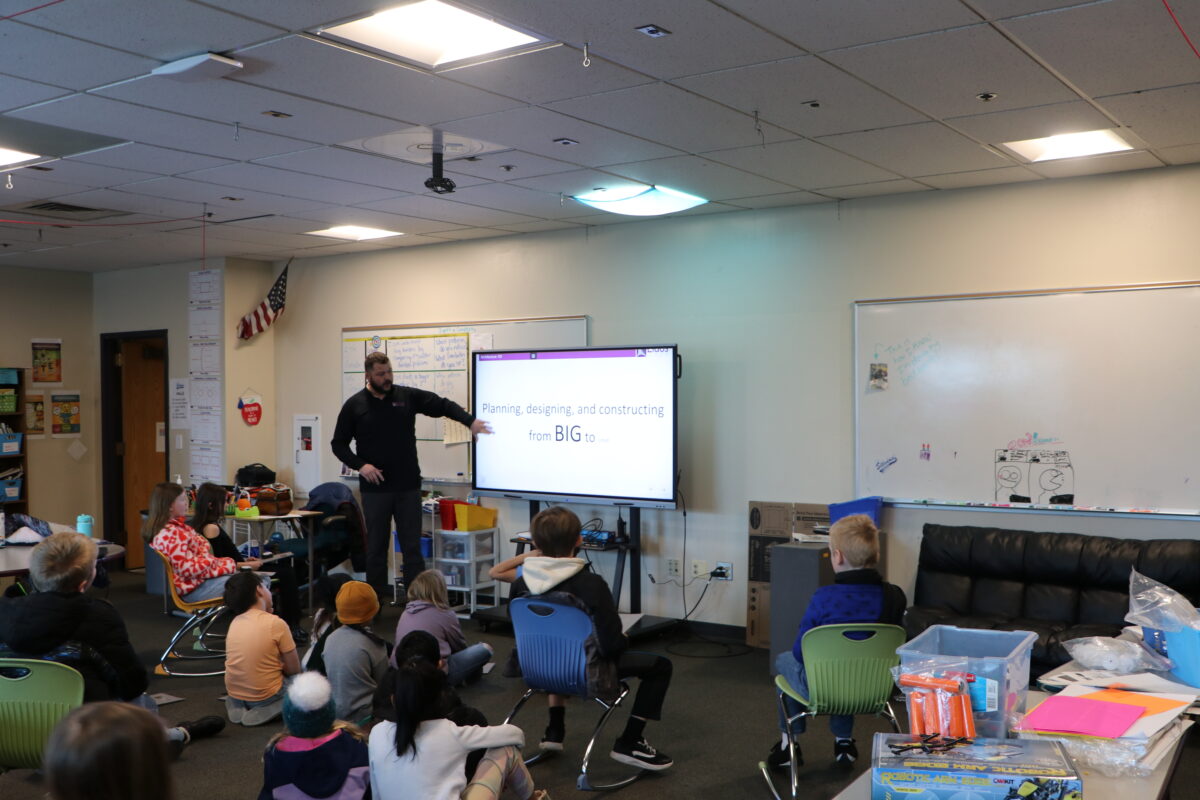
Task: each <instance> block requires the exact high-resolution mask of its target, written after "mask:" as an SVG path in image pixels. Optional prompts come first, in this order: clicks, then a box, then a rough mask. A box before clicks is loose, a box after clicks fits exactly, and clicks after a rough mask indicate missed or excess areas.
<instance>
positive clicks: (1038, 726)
mask: <svg viewBox="0 0 1200 800" xmlns="http://www.w3.org/2000/svg"><path fill="white" fill-rule="evenodd" d="M1144 710H1145V709H1143V708H1141V707H1139V706H1131V705H1126V704H1124V703H1109V702H1106V701H1104V700H1090V699H1088V698H1086V697H1063V696H1062V695H1055V696H1053V697H1048V698H1046V699H1045V700H1044V701H1042V703H1041V705H1039V706H1038V707H1037V708H1035V709H1034V710H1033V711H1030V712H1029V713H1028V714H1026V715H1025V719H1024V720H1023V721H1022V722H1021V725H1020V728H1021V730H1025V731H1043V732H1053V733H1074V734H1078V735H1081V736H1100V737H1103V738H1105V739H1116V738H1117V737H1118V736H1120V735H1121V734H1123V733H1125V731H1127V730H1129V726H1130V725H1132V724H1133V723H1134V722H1135V721H1136V720H1137V718H1138V717H1140V716H1141V715H1142V712H1143V711H1144Z"/></svg>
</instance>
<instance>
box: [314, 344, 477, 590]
mask: <svg viewBox="0 0 1200 800" xmlns="http://www.w3.org/2000/svg"><path fill="white" fill-rule="evenodd" d="M363 368H364V370H365V371H366V377H367V385H366V388H364V389H363V390H362V391H361V392H357V393H356V394H354V395H351V396H350V398H349V399H348V400H346V402H345V403H344V404H343V405H342V410H341V411H340V412H339V413H338V419H337V427H336V428H335V429H334V431H333V441H332V442H331V444H332V445H333V454H334V455H335V456H337V457H338V460H339V461H341V462H342V463H343V464H345V465H346V466H348V467H350V468H351V469H355V470H358V476H359V478H358V480H359V489H360V490H361V491H362V505H363V516H364V517H366V522H367V583H369V584H371V586H373V587H374V588H375V591H376V593H378V594H379V595H380V596H384V593H386V592H387V591H388V585H387V572H388V570H387V552H388V534H389V532H390V530H391V521H392V520H393V519H394V520H395V522H396V532H397V534H398V535H399V537H400V550H401V552H402V553H403V554H404V585H405V586H406V587H407V586H408V585H409V583H410V582H411V581H412V579H413V578H415V577H417V575H419V574H420V573H421V572H423V571H424V569H425V559H424V558H422V556H421V466H420V464H418V463H417V435H416V415H417V414H424V415H425V416H427V417H449V418H450V419H452V420H454V421H456V422H461V423H462V424H463V425H466V426H468V427H469V428H470V429H471V434H472V435H476V434H480V433H491V432H492V429H491V427H490V426H489V425H488V424H487V423H486V422H484V421H483V420H481V419H476V418H475V417H474V416H473V415H471V414H469V413H468V412H467V411H465V410H464V409H463V408H462V406H460V405H458V404H457V403H455V402H454V401H452V400H447V399H446V398H444V397H439V396H438V395H436V394H434V393H433V392H427V391H425V390H423V389H414V388H412V387H409V386H395V385H393V383H392V364H391V362H390V361H389V360H388V357H387V356H386V355H384V354H383V353H371V354H370V355H369V356H367V359H366V361H365V362H364V364H363ZM351 441H353V442H354V443H355V449H354V450H351V449H350V442H351ZM356 451H357V452H356Z"/></svg>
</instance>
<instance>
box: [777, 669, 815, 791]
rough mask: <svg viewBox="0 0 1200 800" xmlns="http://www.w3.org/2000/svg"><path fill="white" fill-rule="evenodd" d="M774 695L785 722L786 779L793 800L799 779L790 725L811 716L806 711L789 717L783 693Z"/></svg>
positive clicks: (794, 739) (794, 743) (794, 738)
mask: <svg viewBox="0 0 1200 800" xmlns="http://www.w3.org/2000/svg"><path fill="white" fill-rule="evenodd" d="M776 695H777V696H778V697H779V712H780V714H781V715H782V717H783V719H785V720H787V722H786V723H785V725H786V727H787V740H788V762H789V763H788V777H789V779H790V783H791V789H792V798H793V800H794V798H795V797H796V796H797V794H798V792H799V786H800V777H799V774H798V773H797V772H796V762H797V761H798V760H799V759H797V757H796V737H795V736H793V735H792V723H793V722H795V721H796V720H798V719H805V718H807V717H811V716H812V714H811V713H809V712H808V711H801V712H800V713H799V714H796V715H794V716H789V715H788V709H787V702H786V701H785V700H784V699H783V692H776ZM771 791H772V792H774V791H775V786H774V784H771Z"/></svg>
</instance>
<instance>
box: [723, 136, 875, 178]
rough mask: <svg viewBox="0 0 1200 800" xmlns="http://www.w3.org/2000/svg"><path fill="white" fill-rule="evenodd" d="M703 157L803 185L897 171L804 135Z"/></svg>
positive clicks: (871, 176) (869, 176)
mask: <svg viewBox="0 0 1200 800" xmlns="http://www.w3.org/2000/svg"><path fill="white" fill-rule="evenodd" d="M704 157H705V158H711V159H712V160H713V161H719V162H721V163H722V164H728V165H729V166H731V167H736V168H738V169H742V170H745V171H747V172H753V173H754V174H756V175H762V176H763V177H767V178H774V179H775V180H779V181H783V182H784V183H788V184H791V185H792V186H800V187H803V188H805V189H820V188H821V187H822V186H846V185H849V184H852V183H867V182H869V181H884V180H888V179H891V178H896V177H899V176H898V175H896V174H894V173H892V172H888V171H887V170H884V169H880V168H879V167H876V166H872V165H871V164H867V163H866V162H864V161H860V160H859V159H857V158H854V157H853V156H848V155H845V154H843V153H839V152H837V151H836V150H831V149H830V148H828V147H826V146H825V145H823V144H820V143H818V142H813V141H809V140H807V139H794V140H792V141H790V142H778V143H776V144H769V145H767V146H766V147H741V148H738V149H736V150H718V151H715V152H712V153H705V154H704Z"/></svg>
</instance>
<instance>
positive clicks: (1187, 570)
mask: <svg viewBox="0 0 1200 800" xmlns="http://www.w3.org/2000/svg"><path fill="white" fill-rule="evenodd" d="M1131 567H1133V568H1136V569H1137V571H1138V572H1140V573H1142V574H1143V575H1147V576H1149V577H1151V578H1154V579H1156V580H1158V581H1161V582H1162V583H1165V584H1167V585H1168V586H1170V587H1171V588H1173V589H1175V590H1176V591H1179V592H1181V593H1183V594H1184V595H1186V596H1187V597H1188V598H1189V599H1191V600H1192V601H1193V603H1195V602H1196V601H1197V600H1200V541H1195V540H1191V539H1150V540H1135V539H1115V538H1112V537H1109V536H1087V535H1084V534H1078V533H1040V532H1032V531H1014V530H1004V529H999V528H979V527H972V526H967V525H959V526H951V525H937V524H933V523H926V525H925V528H924V533H923V536H922V539H921V555H920V561H919V563H918V565H917V587H916V594H915V597H914V599H913V602H914V605H913V606H912V607H911V608H909V609H908V611H907V613H906V614H905V617H904V627H905V628H906V629H907V631H908V635H909V636H910V637H912V636H916V635H917V634H918V633H920V632H921V631H923V630H925V629H926V628H928V627H929V626H930V625H957V626H959V627H963V628H988V629H994V630H1027V631H1033V632H1034V633H1036V634H1037V635H1038V639H1037V642H1036V643H1035V644H1034V646H1033V672H1034V674H1037V673H1038V672H1039V671H1045V670H1047V669H1050V668H1052V667H1055V666H1058V665H1059V664H1062V663H1065V662H1066V661H1069V660H1070V656H1069V655H1068V654H1067V651H1066V649H1065V648H1063V646H1062V643H1063V642H1065V641H1068V640H1070V639H1076V638H1079V637H1081V636H1115V635H1117V634H1118V633H1120V631H1121V628H1123V627H1124V626H1125V625H1126V623H1125V621H1124V620H1125V613H1126V612H1127V611H1128V610H1129V570H1130V568H1131Z"/></svg>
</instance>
